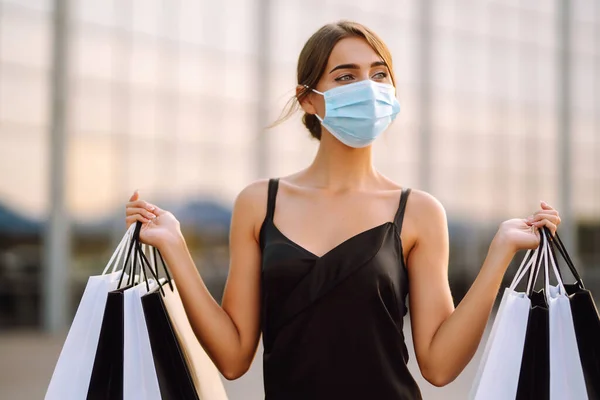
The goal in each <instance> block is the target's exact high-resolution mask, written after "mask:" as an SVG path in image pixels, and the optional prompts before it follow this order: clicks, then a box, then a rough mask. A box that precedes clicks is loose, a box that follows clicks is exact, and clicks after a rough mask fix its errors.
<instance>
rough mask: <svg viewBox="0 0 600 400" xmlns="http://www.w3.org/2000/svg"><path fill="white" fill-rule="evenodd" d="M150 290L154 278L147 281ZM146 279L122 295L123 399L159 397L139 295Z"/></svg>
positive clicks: (133, 399) (158, 398) (139, 399)
mask: <svg viewBox="0 0 600 400" xmlns="http://www.w3.org/2000/svg"><path fill="white" fill-rule="evenodd" d="M147 283H148V286H149V287H150V289H151V290H152V289H153V288H154V287H155V286H156V281H154V280H148V282H147ZM146 293H148V287H147V286H146V282H143V283H140V284H138V285H136V286H134V287H132V288H130V289H127V290H125V292H124V294H123V318H124V324H123V335H124V336H123V400H160V399H161V396H160V388H159V385H158V378H157V376H156V369H155V367H154V359H153V357H152V346H151V345H150V338H149V337H148V328H147V326H146V319H145V317H144V310H143V309H142V301H141V297H142V296H143V295H144V294H146Z"/></svg>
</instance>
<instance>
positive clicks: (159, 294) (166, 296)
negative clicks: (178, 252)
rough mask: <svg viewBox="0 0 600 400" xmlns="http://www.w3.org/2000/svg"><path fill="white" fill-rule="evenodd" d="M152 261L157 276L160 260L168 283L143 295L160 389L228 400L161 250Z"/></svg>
mask: <svg viewBox="0 0 600 400" xmlns="http://www.w3.org/2000/svg"><path fill="white" fill-rule="evenodd" d="M152 250H153V252H152V253H150V260H151V261H148V258H147V257H146V256H145V254H144V252H142V253H141V257H142V260H144V261H145V262H146V263H148V264H149V267H150V269H151V270H152V271H153V274H154V276H158V273H159V271H158V264H157V259H160V261H161V265H162V267H163V270H164V272H165V274H166V276H167V282H166V283H165V284H164V285H162V286H157V287H156V288H154V289H153V290H151V291H150V292H149V293H148V294H146V295H144V296H143V297H142V306H143V308H144V315H145V317H146V324H147V326H148V333H149V336H150V342H151V343H152V349H153V356H154V364H155V366H156V372H157V375H158V381H159V385H160V391H161V394H162V397H163V398H165V399H182V400H187V399H190V400H197V399H200V400H227V395H226V392H225V388H224V386H223V382H222V381H221V376H220V373H219V371H218V370H217V368H216V367H215V365H214V364H213V362H212V360H211V359H210V358H209V357H208V355H207V354H206V352H205V351H204V349H203V348H202V346H201V345H200V343H199V342H198V340H197V338H196V336H195V334H194V332H193V330H192V327H191V325H190V322H189V320H188V318H187V315H186V313H185V310H184V308H183V304H182V302H181V298H180V297H179V293H178V292H177V287H176V285H175V281H174V280H172V279H171V276H170V274H169V272H168V268H167V266H166V264H165V263H164V260H163V259H162V256H161V255H160V252H158V251H157V249H155V248H153V249H152Z"/></svg>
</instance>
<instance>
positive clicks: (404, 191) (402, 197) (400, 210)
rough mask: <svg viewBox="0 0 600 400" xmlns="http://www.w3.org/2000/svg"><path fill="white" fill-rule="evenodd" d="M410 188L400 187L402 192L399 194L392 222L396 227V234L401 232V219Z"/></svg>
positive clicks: (402, 218)
mask: <svg viewBox="0 0 600 400" xmlns="http://www.w3.org/2000/svg"><path fill="white" fill-rule="evenodd" d="M410 190H411V189H410V188H402V194H401V195H400V205H399V206H398V211H396V216H395V217H394V224H395V225H396V229H398V235H400V233H401V232H402V221H403V220H404V211H405V210H406V202H407V201H408V195H409V194H410Z"/></svg>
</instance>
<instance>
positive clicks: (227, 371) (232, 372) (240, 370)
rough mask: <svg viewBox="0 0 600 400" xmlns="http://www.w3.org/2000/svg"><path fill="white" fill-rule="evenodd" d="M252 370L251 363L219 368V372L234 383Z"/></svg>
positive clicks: (232, 364)
mask: <svg viewBox="0 0 600 400" xmlns="http://www.w3.org/2000/svg"><path fill="white" fill-rule="evenodd" d="M249 369H250V364H249V363H235V364H234V363H231V364H229V365H223V366H219V372H221V375H223V377H224V378H225V379H227V380H228V381H234V380H236V379H238V378H241V377H242V376H244V374H245V373H246V372H248V370H249Z"/></svg>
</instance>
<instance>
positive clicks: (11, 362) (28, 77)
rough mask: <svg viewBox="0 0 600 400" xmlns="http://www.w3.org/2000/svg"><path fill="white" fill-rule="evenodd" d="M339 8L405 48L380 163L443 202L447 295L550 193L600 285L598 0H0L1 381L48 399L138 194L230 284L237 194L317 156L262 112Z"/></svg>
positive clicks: (276, 100) (203, 266) (237, 392)
mask: <svg viewBox="0 0 600 400" xmlns="http://www.w3.org/2000/svg"><path fill="white" fill-rule="evenodd" d="M339 19H352V20H356V21H358V22H361V23H363V24H365V25H367V26H368V27H370V28H371V29H373V30H374V31H375V32H377V33H378V34H379V35H380V36H381V37H382V38H383V39H384V41H385V42H386V43H387V44H388V46H389V47H390V49H391V51H392V54H393V57H394V69H395V72H396V79H397V93H398V98H399V100H400V104H401V107H402V109H401V114H400V116H399V118H398V119H397V120H396V122H395V123H394V124H393V125H392V127H391V128H390V129H389V130H388V131H387V132H386V133H385V134H384V135H383V137H382V138H381V139H379V140H378V141H377V142H376V143H375V145H374V152H375V163H376V167H377V168H378V169H379V170H380V171H381V172H383V173H384V174H385V175H387V176H388V177H390V178H392V179H394V180H396V181H397V182H399V183H400V184H401V185H403V186H409V187H413V188H418V189H421V190H426V191H428V192H430V193H431V194H433V195H434V196H436V197H437V198H438V199H439V200H440V201H441V202H442V204H443V205H444V206H445V208H446V211H447V215H448V222H449V228H450V240H451V251H450V283H451V287H452V290H453V295H454V298H455V302H456V303H458V302H459V301H460V299H461V298H462V296H463V295H464V293H465V291H466V290H467V289H468V287H469V286H470V284H471V283H472V281H473V279H474V277H475V276H476V274H477V272H478V270H479V268H480V266H481V263H482V262H483V260H484V258H485V255H486V252H487V249H488V246H489V243H490V241H491V239H492V238H493V235H494V233H495V231H496V229H497V227H498V224H499V223H500V222H502V221H503V220H505V219H509V218H515V217H526V216H527V215H530V214H531V213H532V212H533V211H535V210H536V209H537V208H538V207H539V201H540V200H545V201H547V202H548V203H550V204H551V205H553V206H554V207H555V208H557V209H558V210H559V211H560V212H561V215H562V217H563V224H562V225H561V229H560V230H559V232H560V233H561V236H562V237H563V239H564V240H565V241H566V243H567V247H568V249H569V250H570V252H571V254H572V256H574V257H575V259H576V264H577V265H578V266H579V268H580V269H581V271H582V274H583V276H584V281H585V282H586V284H587V286H588V287H590V288H591V289H592V291H593V292H594V291H595V293H596V298H600V98H599V97H600V77H599V72H600V2H599V1H594V0H573V1H566V0H554V1H545V0H537V1H528V2H522V1H517V0H498V1H492V0H477V1H476V0H460V1H459V0H443V1H442V0H393V1H392V0H382V1H379V2H373V1H359V0H344V1H342V0H320V1H316V0H302V1H300V0H286V1H274V0H221V1H214V0H212V1H210V0H168V1H167V0H102V1H99V0H0V398H2V399H13V398H19V399H37V398H42V397H43V394H44V393H45V389H46V386H47V384H48V381H49V379H50V376H51V374H52V371H53V368H54V364H55V363H56V359H57V357H58V354H59V352H60V349H61V347H62V343H63V341H64V338H65V335H66V332H67V330H68V327H69V325H70V322H71V321H72V318H73V315H74V313H75V310H76V308H77V305H78V303H79V300H80V297H81V294H82V292H83V288H84V286H85V284H86V280H87V277H88V276H89V275H92V274H98V273H99V272H101V270H102V268H103V267H104V265H105V264H106V262H107V261H108V258H109V256H110V254H111V253H112V251H113V250H114V248H115V246H116V244H117V243H118V242H117V241H118V239H120V238H121V237H122V235H123V233H124V230H125V224H124V205H125V203H126V202H127V200H128V199H129V196H130V195H131V194H132V193H133V191H134V190H135V189H139V190H140V196H141V197H142V198H143V199H145V200H148V201H150V202H153V203H156V204H158V205H160V206H162V207H163V208H166V209H168V210H171V211H172V212H173V213H174V214H175V215H176V216H177V217H178V219H179V220H180V221H181V223H182V227H183V230H184V234H185V235H186V238H187V240H188V243H189V244H190V247H191V250H192V253H193V256H194V259H195V261H196V264H197V266H198V268H199V270H200V272H201V274H202V276H203V277H204V279H205V281H206V282H207V285H208V286H209V288H210V290H211V292H212V293H213V295H214V296H215V298H217V299H218V300H220V299H221V296H222V291H223V285H224V282H225V279H226V276H227V269H228V247H227V240H228V238H227V235H228V230H229V221H230V216H231V207H232V204H233V200H234V198H235V196H236V195H237V193H238V192H239V191H240V190H241V189H242V188H243V187H245V186H246V185H248V184H249V183H251V182H252V181H253V180H255V179H259V178H266V177H275V176H284V175H286V174H289V173H292V172H295V171H297V170H299V169H301V168H303V167H305V166H306V165H308V164H309V163H310V162H311V160H312V157H313V155H314V154H315V152H316V149H317V146H318V142H317V141H315V140H312V139H310V138H309V134H308V132H307V131H306V130H304V128H303V126H302V125H301V122H300V115H299V114H298V115H296V116H295V117H294V118H292V119H290V120H289V121H288V122H286V123H284V124H282V125H280V126H278V127H276V128H273V129H265V127H266V126H268V125H269V124H270V123H272V122H273V121H275V120H276V119H277V117H278V116H279V113H280V112H281V109H282V108H283V106H284V104H285V102H286V101H287V100H288V99H289V98H290V97H291V96H292V95H293V93H294V90H295V85H296V81H295V68H296V62H297V57H298V55H299V53H300V50H301V48H302V46H303V44H304V42H305V41H306V40H307V39H308V37H309V36H310V35H311V34H312V33H313V32H314V31H316V30H317V29H318V28H319V27H321V26H322V25H323V24H325V23H328V22H334V21H337V20H339ZM517 258H520V257H517ZM515 261H518V260H515ZM513 273H514V269H510V270H509V272H508V273H507V277H506V278H507V279H510V278H512V274H513ZM407 323H408V321H407ZM406 331H407V334H408V340H410V332H409V331H410V327H409V326H408V325H407V327H406ZM408 347H409V348H411V347H412V346H411V345H410V344H409V346H408ZM480 350H481V349H480ZM477 361H478V356H477V357H476V358H475V359H474V361H473V362H472V363H471V364H470V365H469V367H468V368H467V370H466V371H465V373H464V374H463V375H461V377H460V378H459V379H458V380H457V381H456V382H454V383H453V384H451V385H450V386H448V387H446V388H443V389H435V388H433V387H431V386H430V385H427V384H426V383H425V382H424V381H423V379H421V378H420V374H419V373H418V370H417V368H416V365H415V363H414V357H413V360H412V361H411V369H412V370H413V372H414V374H415V375H416V376H417V377H418V381H419V383H420V384H421V385H422V387H423V393H424V396H425V399H464V398H466V393H467V391H468V388H469V386H470V384H471V381H472V379H473V375H474V371H475V369H476V367H477V365H476V363H477ZM261 369H262V367H261V351H259V352H258V354H257V358H256V360H255V363H254V365H253V367H252V370H251V371H250V373H249V374H247V375H246V376H244V377H243V378H241V379H240V380H238V381H235V382H227V388H228V391H229V394H230V398H231V399H260V398H262V370H261Z"/></svg>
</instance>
